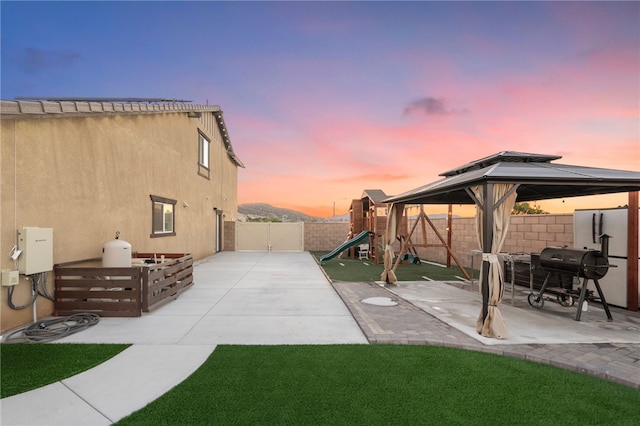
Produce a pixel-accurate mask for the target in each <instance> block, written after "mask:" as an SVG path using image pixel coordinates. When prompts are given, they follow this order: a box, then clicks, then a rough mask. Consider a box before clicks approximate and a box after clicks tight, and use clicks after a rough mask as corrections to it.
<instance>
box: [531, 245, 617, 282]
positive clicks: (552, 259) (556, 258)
mask: <svg viewBox="0 0 640 426" xmlns="http://www.w3.org/2000/svg"><path fill="white" fill-rule="evenodd" d="M608 263H609V261H608V259H607V257H606V256H603V254H602V253H601V252H599V251H597V250H579V249H567V248H560V247H547V248H545V249H544V250H542V252H541V253H540V266H542V268H543V269H545V270H546V271H547V272H548V271H555V272H564V273H570V274H572V275H577V276H579V277H582V278H591V279H600V278H602V277H604V276H605V275H606V274H607V271H608V270H609V265H608Z"/></svg>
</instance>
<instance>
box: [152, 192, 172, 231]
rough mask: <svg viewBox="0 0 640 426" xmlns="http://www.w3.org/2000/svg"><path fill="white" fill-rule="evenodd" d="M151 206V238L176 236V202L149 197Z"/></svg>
mask: <svg viewBox="0 0 640 426" xmlns="http://www.w3.org/2000/svg"><path fill="white" fill-rule="evenodd" d="M151 204H152V206H153V207H152V232H151V237H167V236H170V235H176V231H175V220H176V219H175V207H176V200H171V199H169V198H163V197H158V196H157V195H151Z"/></svg>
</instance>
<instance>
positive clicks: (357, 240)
mask: <svg viewBox="0 0 640 426" xmlns="http://www.w3.org/2000/svg"><path fill="white" fill-rule="evenodd" d="M369 234H373V232H372V231H362V232H361V233H359V234H358V235H356V236H355V237H353V238H352V239H350V240H347V241H345V242H344V243H342V244H340V245H339V246H338V247H337V248H336V249H335V250H333V251H332V252H331V253H327V254H325V255H324V256H322V257H321V258H320V262H324V261H325V260H331V259H333V258H334V257H336V256H337V255H339V254H340V253H342V252H343V251H345V250H346V249H348V248H349V247H353V246H355V245H357V244H365V243H364V241H365V240H367V242H368V240H369Z"/></svg>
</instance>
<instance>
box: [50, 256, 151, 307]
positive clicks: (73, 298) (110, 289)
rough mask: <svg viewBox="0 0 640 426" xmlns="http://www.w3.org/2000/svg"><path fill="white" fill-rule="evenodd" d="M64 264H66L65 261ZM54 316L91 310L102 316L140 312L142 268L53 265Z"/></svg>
mask: <svg viewBox="0 0 640 426" xmlns="http://www.w3.org/2000/svg"><path fill="white" fill-rule="evenodd" d="M67 265H68V264H67ZM54 274H55V302H54V315H56V316H68V315H73V314H77V313H81V312H92V313H95V314H98V315H100V316H104V317H139V316H140V315H141V313H140V312H141V306H142V291H141V278H142V268H140V267H137V268H102V267H100V268H97V267H85V268H80V267H73V266H66V267H65V266H60V265H56V266H54Z"/></svg>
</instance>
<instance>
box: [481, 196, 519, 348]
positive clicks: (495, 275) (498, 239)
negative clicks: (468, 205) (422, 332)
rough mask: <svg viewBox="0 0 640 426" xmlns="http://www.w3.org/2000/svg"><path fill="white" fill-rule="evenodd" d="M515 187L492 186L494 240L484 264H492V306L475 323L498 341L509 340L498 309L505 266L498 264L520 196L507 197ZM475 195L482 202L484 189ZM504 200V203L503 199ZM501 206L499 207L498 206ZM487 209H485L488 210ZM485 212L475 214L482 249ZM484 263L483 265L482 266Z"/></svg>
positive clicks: (490, 283) (502, 292) (490, 265)
mask: <svg viewBox="0 0 640 426" xmlns="http://www.w3.org/2000/svg"><path fill="white" fill-rule="evenodd" d="M513 187H514V184H494V185H493V203H492V204H493V206H494V209H493V212H492V214H493V238H492V242H491V252H490V253H483V254H482V259H483V261H488V262H489V274H488V277H489V278H488V284H489V286H488V287H489V306H488V312H487V316H486V318H484V313H483V310H481V311H480V315H479V317H478V321H477V323H476V330H477V331H478V333H480V334H481V335H483V336H486V337H495V338H498V339H505V338H507V337H508V331H507V326H506V325H505V323H504V319H503V318H502V314H501V313H500V310H499V309H498V305H499V304H500V302H501V301H502V296H503V294H504V276H503V269H502V265H501V264H500V262H499V260H498V253H500V250H502V246H503V245H504V240H505V238H506V236H507V231H508V229H509V220H510V218H511V211H512V210H513V206H514V204H515V202H516V197H517V193H516V191H512V192H511V193H510V194H509V195H507V196H506V197H505V195H506V194H507V193H509V191H511V189H512V188H513ZM471 190H472V191H473V193H474V195H475V196H476V198H477V199H478V200H483V199H484V198H483V197H484V191H485V187H484V186H481V185H477V186H474V187H472V188H471ZM503 197H504V199H503ZM500 200H502V202H500ZM498 203H499V204H498ZM485 208H486V206H485ZM483 223H484V221H483V209H482V208H480V207H478V208H477V214H476V231H477V236H478V243H479V244H480V248H481V249H483V244H482V242H483V241H484V239H483V235H484V230H483ZM483 263H484V262H483ZM483 279H484V277H483V274H481V275H480V284H481V285H480V288H482V280H483Z"/></svg>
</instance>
